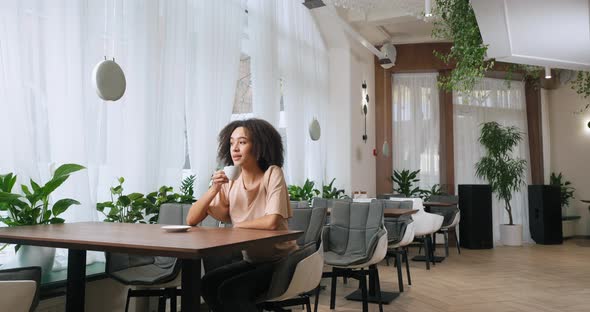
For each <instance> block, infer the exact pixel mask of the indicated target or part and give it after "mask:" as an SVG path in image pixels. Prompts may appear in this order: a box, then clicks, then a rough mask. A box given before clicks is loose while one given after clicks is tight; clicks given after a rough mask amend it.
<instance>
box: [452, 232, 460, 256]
mask: <svg viewBox="0 0 590 312" xmlns="http://www.w3.org/2000/svg"><path fill="white" fill-rule="evenodd" d="M453 234H455V243H456V244H457V251H458V252H459V254H461V246H459V235H457V228H455V232H454V233H453Z"/></svg>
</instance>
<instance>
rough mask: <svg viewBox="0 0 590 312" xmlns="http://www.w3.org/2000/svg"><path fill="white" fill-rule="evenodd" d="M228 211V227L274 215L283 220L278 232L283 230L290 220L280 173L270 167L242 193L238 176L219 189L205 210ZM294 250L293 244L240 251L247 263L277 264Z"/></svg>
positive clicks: (240, 179) (289, 209)
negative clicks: (230, 224)
mask: <svg viewBox="0 0 590 312" xmlns="http://www.w3.org/2000/svg"><path fill="white" fill-rule="evenodd" d="M216 206H219V207H225V208H227V207H229V216H230V218H231V222H232V223H240V222H244V221H250V220H254V219H257V218H261V217H264V216H266V215H271V214H278V215H281V216H282V217H283V222H282V223H281V225H280V227H279V230H287V229H288V223H287V219H288V218H290V217H292V216H293V213H292V211H291V205H290V202H289V192H288V190H287V184H286V183H285V177H284V175H283V170H282V169H281V168H280V167H278V166H270V167H269V168H268V169H267V170H266V171H265V172H264V177H263V178H262V179H261V181H260V182H259V183H258V185H253V186H250V188H249V189H246V187H245V185H244V181H243V180H242V175H240V176H239V177H238V178H237V179H236V180H233V181H230V182H229V183H226V184H224V185H223V186H222V187H221V191H219V193H217V195H216V196H215V199H214V200H213V201H212V202H211V204H210V207H209V209H213V208H214V207H216ZM296 249H297V243H296V241H294V240H293V241H287V242H281V243H277V244H275V245H274V246H273V247H272V248H268V246H266V245H263V246H260V248H257V247H253V248H250V249H248V250H245V251H243V252H242V253H243V255H244V260H246V261H248V262H251V263H259V262H269V261H275V260H279V259H281V258H283V257H285V256H287V255H288V254H289V253H290V252H292V251H293V250H296Z"/></svg>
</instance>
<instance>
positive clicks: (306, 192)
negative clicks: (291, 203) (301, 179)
mask: <svg viewBox="0 0 590 312" xmlns="http://www.w3.org/2000/svg"><path fill="white" fill-rule="evenodd" d="M314 186H315V182H313V181H310V180H309V179H305V183H303V186H298V185H289V187H288V190H289V198H290V199H291V200H307V201H310V200H311V199H312V198H314V197H315V196H318V195H319V194H320V191H319V190H317V189H315V188H314Z"/></svg>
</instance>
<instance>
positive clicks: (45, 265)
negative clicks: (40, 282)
mask: <svg viewBox="0 0 590 312" xmlns="http://www.w3.org/2000/svg"><path fill="white" fill-rule="evenodd" d="M54 260H55V248H53V247H40V246H28V245H22V246H20V248H19V250H18V251H17V253H16V261H17V264H18V266H19V267H28V266H40V267H41V274H43V275H45V274H47V273H49V272H50V271H51V269H52V268H53V261H54Z"/></svg>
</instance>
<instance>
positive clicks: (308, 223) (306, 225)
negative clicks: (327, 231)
mask: <svg viewBox="0 0 590 312" xmlns="http://www.w3.org/2000/svg"><path fill="white" fill-rule="evenodd" d="M325 204H326V203H325V202H321V201H314V203H313V207H311V208H299V209H293V217H292V218H290V219H289V221H288V222H289V229H290V230H297V231H303V235H301V236H299V238H298V239H297V245H299V246H300V247H304V246H307V245H309V244H317V243H318V242H319V240H320V235H321V233H322V228H323V226H324V224H325V222H326V214H327V211H328V208H327V207H326V205H325ZM322 205H323V206H322Z"/></svg>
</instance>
